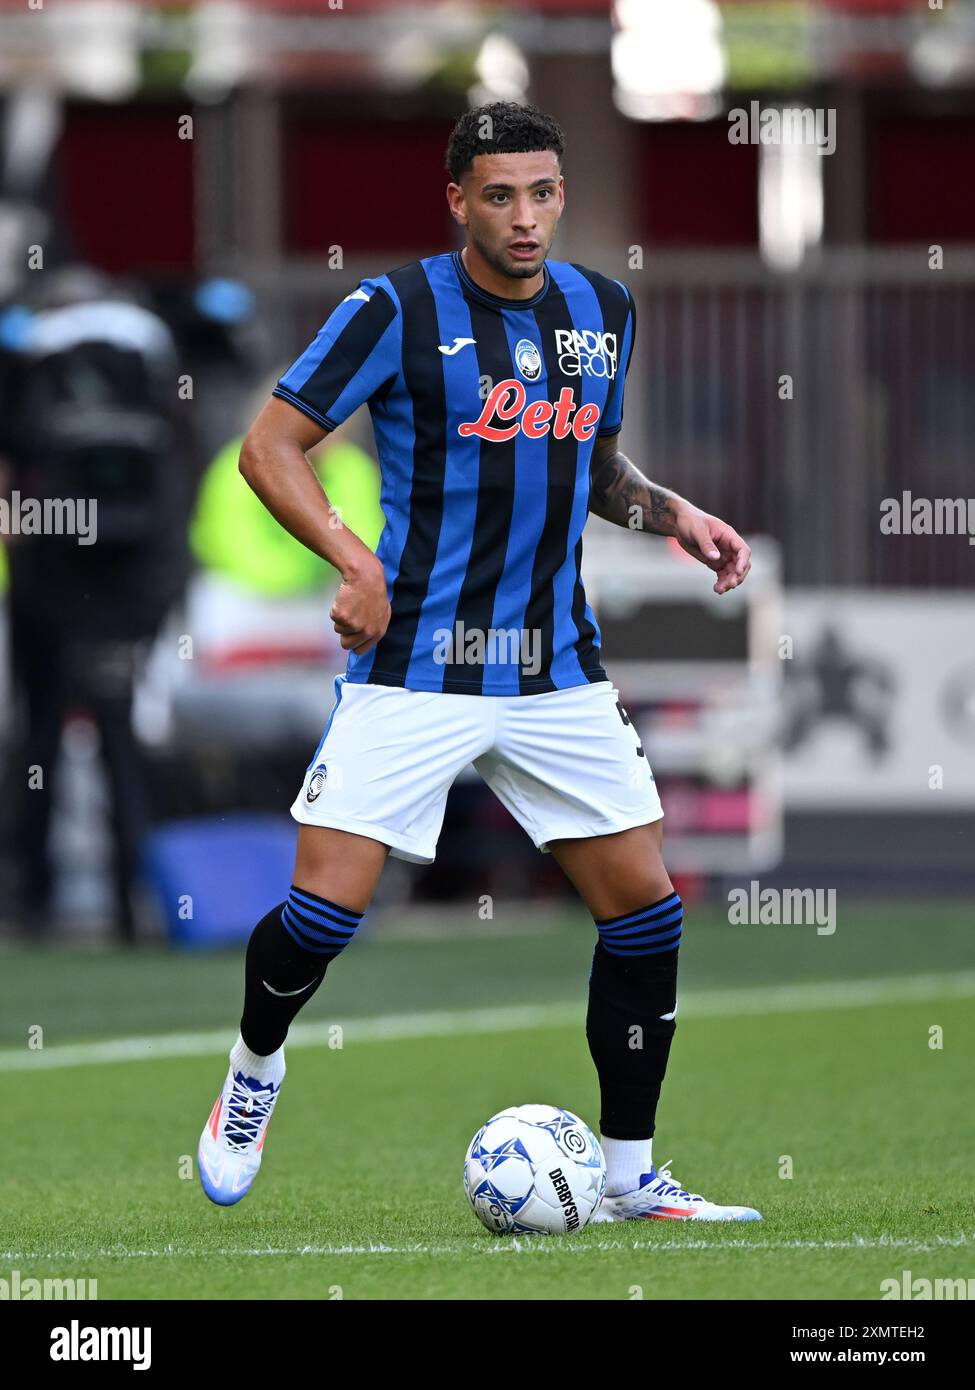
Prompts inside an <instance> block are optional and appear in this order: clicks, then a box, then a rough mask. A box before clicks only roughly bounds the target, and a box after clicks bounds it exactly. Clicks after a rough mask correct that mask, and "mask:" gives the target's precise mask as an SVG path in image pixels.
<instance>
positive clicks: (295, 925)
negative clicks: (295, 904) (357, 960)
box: [281, 903, 352, 950]
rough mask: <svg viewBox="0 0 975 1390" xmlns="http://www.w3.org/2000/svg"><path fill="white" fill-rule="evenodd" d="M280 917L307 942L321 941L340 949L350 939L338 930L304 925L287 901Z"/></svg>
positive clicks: (346, 944)
mask: <svg viewBox="0 0 975 1390" xmlns="http://www.w3.org/2000/svg"><path fill="white" fill-rule="evenodd" d="M281 919H282V921H284V922H285V923H286V924H287V925H288V926H289V927H291V929H292V932H293V933H294V932H297V933H298V935H299V936H301V937H304V938H307V940H308V941H309V942H311V941H323V942H326V943H327V944H329V945H332V946H334V947H335V948H336V949H337V950H341V949H342V947H343V946H348V944H349V942H350V941H351V940H352V938H351V936H342V935H339V933H338V932H332V931H318V930H317V929H316V928H315V927H309V926H306V925H305V923H304V922H302V921H301V920H300V919H299V918H297V917H296V916H295V914H294V912H293V911H292V909H291V906H290V904H288V903H285V905H284V908H283V910H282V913H281Z"/></svg>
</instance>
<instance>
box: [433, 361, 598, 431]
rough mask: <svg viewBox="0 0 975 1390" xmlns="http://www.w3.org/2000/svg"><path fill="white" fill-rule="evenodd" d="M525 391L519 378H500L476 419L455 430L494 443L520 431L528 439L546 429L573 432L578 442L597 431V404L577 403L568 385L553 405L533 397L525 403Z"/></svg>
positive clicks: (464, 422) (462, 424) (460, 425)
mask: <svg viewBox="0 0 975 1390" xmlns="http://www.w3.org/2000/svg"><path fill="white" fill-rule="evenodd" d="M526 399H527V393H526V391H525V388H524V386H522V384H521V382H520V381H516V380H515V379H514V377H508V378H507V379H506V380H505V381H499V382H498V384H497V386H495V387H494V388H493V390H492V391H491V394H490V395H489V396H488V398H487V400H486V401H485V402H484V409H483V410H482V411H481V413H480V415H479V417H478V418H477V419H476V420H464V421H463V422H462V423H461V424H459V425H458V426H457V433H458V434H461V435H463V436H464V438H465V439H466V438H467V437H468V436H469V435H472V434H476V435H479V436H480V438H481V439H489V440H491V441H492V442H493V443H503V442H504V441H505V440H507V439H514V437H515V435H516V434H518V432H519V431H521V432H522V433H523V434H526V435H527V436H528V438H529V439H541V438H542V436H543V435H546V434H548V432H549V430H551V431H552V434H553V435H554V436H555V438H556V439H565V437H566V436H567V435H570V434H572V435H574V436H575V437H576V439H578V440H579V441H580V443H581V442H583V441H585V440H587V439H591V438H592V437H593V435H594V434H595V433H596V424H597V422H598V420H599V406H598V405H595V404H594V403H593V402H592V401H589V402H587V403H586V404H585V405H580V406H578V407H577V406H576V394H575V391H574V390H573V388H572V387H571V386H563V387H562V390H561V391H560V392H559V398H558V400H557V401H556V402H555V404H554V405H553V404H552V402H551V401H532V403H531V404H530V405H527V406H526V405H525V401H526ZM516 417H520V418H519V419H518V420H517V423H516V424H513V425H505V424H502V423H498V424H492V423H491V422H492V421H495V420H497V421H499V422H501V421H504V420H514V419H515V418H516Z"/></svg>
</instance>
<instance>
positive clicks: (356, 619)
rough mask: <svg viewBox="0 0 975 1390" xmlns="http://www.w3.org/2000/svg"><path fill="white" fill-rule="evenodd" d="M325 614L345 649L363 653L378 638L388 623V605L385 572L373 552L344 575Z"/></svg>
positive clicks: (372, 645) (359, 653)
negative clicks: (327, 612)
mask: <svg viewBox="0 0 975 1390" xmlns="http://www.w3.org/2000/svg"><path fill="white" fill-rule="evenodd" d="M328 616H329V617H330V618H331V620H332V625H333V627H334V628H335V631H336V632H337V633H338V634H339V637H340V639H341V642H342V646H343V647H344V648H345V650H346V651H354V652H355V653H356V654H357V655H358V656H362V655H364V654H365V653H366V652H368V651H371V650H372V648H373V647H374V646H375V645H376V643H377V642H378V641H379V640H380V638H381V637H382V636H383V634H384V633H385V631H386V629H387V627H389V618H390V609H389V598H388V597H387V594H386V574H385V571H384V570H383V567H382V564H381V562H380V561H379V560H377V559H376V557H375V556H374V555H373V556H372V557H371V562H367V563H366V564H365V565H363V567H362V569H357V570H355V571H353V572H351V573H348V574H347V575H346V576H345V577H344V578H343V580H342V583H341V584H340V585H339V587H338V592H337V593H336V595H335V601H334V602H333V604H332V607H331V609H330V610H329V615H328Z"/></svg>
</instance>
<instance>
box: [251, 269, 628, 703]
mask: <svg viewBox="0 0 975 1390" xmlns="http://www.w3.org/2000/svg"><path fill="white" fill-rule="evenodd" d="M635 326H636V324H635V306H634V302H633V298H632V296H631V294H630V292H629V290H628V289H627V288H626V287H625V286H624V285H623V284H622V283H621V282H619V281H616V280H611V279H608V278H607V277H606V276H603V275H600V274H599V273H597V272H596V271H592V270H588V269H586V268H585V267H583V266H579V265H574V264H569V263H567V262H562V261H549V262H547V263H546V266H545V273H544V284H543V285H542V288H541V289H540V290H539V291H538V293H537V294H536V295H534V296H533V297H532V298H531V299H523V300H512V299H506V298H500V297H499V296H497V295H494V294H491V293H489V292H488V291H486V290H484V289H482V288H481V287H480V286H479V285H477V284H476V283H475V282H474V280H472V279H471V277H470V276H469V275H468V273H467V270H466V267H465V266H464V264H463V261H462V260H461V257H460V255H459V253H457V252H453V253H447V254H445V255H440V256H432V257H430V258H428V259H426V260H422V261H415V262H413V263H412V264H410V265H406V266H402V267H401V268H399V269H397V270H394V271H391V272H390V273H389V274H388V275H380V276H377V277H376V278H375V279H369V280H363V281H362V283H361V284H360V285H359V287H358V288H357V289H356V290H354V291H353V292H352V293H351V294H350V295H347V296H346V298H345V299H344V300H343V301H342V303H341V304H340V305H339V306H338V307H337V308H336V309H335V311H334V312H333V313H332V314H331V315H330V317H329V318H328V319H327V320H326V322H325V323H324V324H323V326H322V328H321V329H320V330H319V332H318V334H317V336H316V338H315V339H314V341H313V342H312V343H311V344H310V345H309V346H308V348H307V349H306V350H305V351H304V352H303V353H302V354H301V356H300V357H299V358H298V359H297V360H296V361H295V362H294V363H293V364H292V366H290V367H289V368H288V370H287V371H286V372H285V373H284V375H283V376H282V377H281V378H280V380H279V381H278V383H277V385H276V387H275V388H274V395H275V396H278V397H279V398H280V399H282V400H285V401H288V402H289V403H290V404H291V405H293V406H295V407H296V408H297V409H299V410H301V411H304V413H305V414H306V415H308V416H309V417H310V418H311V419H313V420H315V421H317V422H318V423H319V424H321V425H322V426H324V427H325V428H326V429H334V428H335V427H336V426H337V425H339V424H341V423H342V421H343V420H345V419H346V418H347V417H348V416H349V415H351V414H352V412H353V411H354V410H356V409H357V408H358V407H359V406H360V405H362V404H363V403H368V406H369V411H370V414H371V416H372V422H373V429H374V433H375V438H376V448H377V452H378V456H379V464H380V469H381V473H382V496H381V505H382V509H383V513H384V516H385V518H386V524H385V527H384V530H383V533H382V536H381V538H380V542H379V546H378V550H377V554H378V556H379V559H380V560H381V561H382V564H383V567H384V570H385V573H386V583H387V589H388V593H389V599H390V606H391V611H392V616H391V619H390V623H389V627H388V629H387V631H386V633H385V635H384V637H383V638H382V639H381V640H380V642H379V643H378V644H377V645H376V646H375V647H374V648H373V649H372V650H371V651H369V652H367V653H365V654H364V655H363V656H357V655H356V654H355V653H351V654H350V657H349V664H348V671H347V678H348V679H349V680H350V681H353V682H372V683H376V684H381V685H394V686H402V687H405V688H406V689H410V690H432V691H445V692H454V693H458V694H470V695H531V694H538V693H541V692H543V691H550V690H559V689H563V688H566V687H569V686H574V685H581V684H585V683H586V682H594V681H602V680H605V679H606V675H605V672H604V671H603V670H602V667H601V666H600V659H599V648H600V636H599V629H598V626H597V624H596V620H595V617H594V615H593V613H592V610H591V609H590V607H589V605H588V603H587V602H586V596H585V592H584V589H583V583H582V577H581V564H582V533H583V529H584V527H585V524H586V518H587V515H588V511H589V492H590V479H589V464H590V460H591V456H592V450H593V446H594V443H595V440H596V438H597V437H598V436H606V435H612V434H615V433H617V432H618V431H619V429H620V426H621V423H622V418H623V388H624V381H625V378H626V374H627V371H628V370H629V365H630V359H631V355H632V350H633V340H634V333H635Z"/></svg>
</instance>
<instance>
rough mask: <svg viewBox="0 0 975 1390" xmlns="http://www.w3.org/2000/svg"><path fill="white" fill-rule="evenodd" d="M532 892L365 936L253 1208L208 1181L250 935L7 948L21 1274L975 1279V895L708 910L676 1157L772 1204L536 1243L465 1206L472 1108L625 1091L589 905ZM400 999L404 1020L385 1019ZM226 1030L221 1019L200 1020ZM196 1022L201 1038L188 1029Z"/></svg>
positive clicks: (691, 1170)
mask: <svg viewBox="0 0 975 1390" xmlns="http://www.w3.org/2000/svg"><path fill="white" fill-rule="evenodd" d="M513 912H514V909H513V908H512V909H507V908H501V909H499V920H498V923H497V926H496V927H495V926H494V925H493V924H491V923H482V922H478V921H477V920H476V915H475V914H473V913H471V914H469V915H468V914H460V913H459V914H458V919H457V921H456V923H455V924H454V927H455V930H454V931H453V932H452V933H451V934H449V935H448V936H445V937H443V938H440V937H431V938H425V939H402V938H398V937H397V936H396V935H395V934H393V933H385V932H381V933H374V934H373V935H372V936H371V937H370V936H369V935H368V934H366V935H364V937H363V939H362V940H361V941H358V942H356V943H355V945H354V946H353V948H352V949H351V950H350V951H349V952H348V953H347V954H346V956H345V958H344V959H343V960H342V961H341V962H339V963H337V965H336V966H335V967H334V968H333V971H332V972H330V975H329V977H328V978H327V980H326V984H325V985H324V986H323V987H322V989H321V990H320V991H319V993H318V994H317V995H316V996H315V998H314V1000H313V1001H312V1002H311V1003H310V1004H309V1006H308V1008H307V1009H306V1010H304V1011H303V1013H302V1015H301V1020H300V1021H301V1023H302V1024H306V1023H311V1024H318V1025H319V1028H320V1027H321V1025H335V1024H338V1025H341V1027H342V1028H343V1030H344V1045H343V1046H342V1047H341V1048H332V1047H329V1046H327V1045H325V1044H323V1043H321V1042H318V1043H317V1044H315V1045H298V1046H294V1047H289V1048H288V1053H287V1060H288V1076H287V1080H286V1082H285V1086H284V1090H283V1093H282V1097H281V1100H280V1101H279V1103H278V1106H277V1110H276V1113H275V1116H274V1119H273V1120H272V1123H271V1127H270V1130H269V1134H268V1140H267V1146H266V1150H265V1155H266V1156H265V1161H264V1165H263V1168H262V1170H261V1173H260V1175H259V1177H258V1178H257V1181H256V1182H255V1185H254V1188H253V1190H252V1191H251V1193H250V1194H249V1195H248V1196H247V1197H246V1198H245V1199H244V1200H243V1201H242V1202H241V1203H240V1204H239V1205H238V1206H236V1207H233V1208H229V1209H218V1208H216V1207H213V1206H211V1205H210V1203H209V1202H207V1200H206V1199H205V1197H204V1196H203V1193H202V1191H201V1189H200V1186H199V1181H198V1178H197V1176H196V1172H195V1150H196V1141H197V1138H198V1136H199V1132H200V1129H201V1128H202V1126H203V1123H204V1121H205V1120H206V1117H207V1115H208V1114H209V1111H210V1107H211V1105H212V1103H213V1099H214V1097H215V1095H216V1093H217V1090H218V1088H219V1086H220V1084H221V1082H222V1080H223V1077H224V1075H225V1071H226V1060H225V1058H226V1049H227V1047H229V1045H230V1043H231V1042H232V1041H233V1038H234V1036H235V1031H236V1022H237V1020H238V1018H239V1007H240V997H239V995H240V984H241V976H242V953H240V952H238V953H221V954H218V955H215V956H193V957H188V956H178V955H173V954H170V953H167V952H164V951H143V952H136V953H128V954H127V953H122V952H114V951H81V950H73V951H59V950H35V951H25V950H16V951H14V950H8V951H6V952H5V953H4V954H3V955H2V957H0V1070H4V1071H5V1073H6V1074H5V1076H4V1082H5V1088H4V1089H5V1099H6V1103H7V1112H6V1114H5V1117H4V1120H5V1144H4V1149H5V1155H6V1162H5V1164H4V1196H5V1200H4V1216H3V1235H2V1237H0V1247H2V1251H0V1277H4V1278H9V1277H10V1273H11V1271H12V1270H13V1269H15V1268H16V1269H19V1270H20V1275H21V1278H22V1279H25V1278H27V1277H29V1276H32V1277H41V1278H43V1277H45V1276H49V1277H71V1278H89V1279H91V1278H95V1279H97V1281H98V1296H99V1298H100V1299H110V1298H146V1299H166V1298H193V1299H201V1298H233V1299H251V1298H260V1299H267V1298H317V1299H327V1298H337V1297H341V1298H345V1299H375V1298H382V1299H417V1298H430V1299H438V1298H449V1299H485V1298H499V1299H529V1298H530V1299H542V1298H554V1299H573V1300H574V1299H590V1298H592V1299H631V1298H635V1297H642V1298H644V1299H657V1298H664V1299H673V1298H678V1299H680V1298H754V1299H819V1298H851V1299H865V1300H871V1299H878V1298H879V1297H880V1296H881V1281H882V1280H884V1279H887V1278H891V1277H894V1278H897V1279H900V1278H901V1277H902V1271H904V1270H905V1269H908V1270H910V1271H911V1273H912V1276H913V1277H927V1278H931V1279H935V1278H940V1279H957V1278H964V1279H972V1278H975V1201H973V1193H972V1182H971V1155H972V1152H973V1149H975V1144H973V1139H975V1104H973V1100H975V1094H973V1093H975V1079H973V1078H975V1066H973V1059H975V1046H973V1044H975V1021H973V1011H972V997H973V995H975V969H973V966H975V949H973V946H972V940H971V927H970V922H971V915H970V911H969V910H968V909H966V908H965V907H963V906H961V905H959V906H952V905H948V906H947V907H945V908H943V909H939V912H938V913H937V914H935V915H930V916H928V917H927V918H926V917H925V916H924V915H923V909H922V908H920V907H918V908H916V909H915V908H913V907H912V906H910V905H908V904H898V905H891V906H882V905H877V904H875V905H872V906H869V907H849V908H847V909H845V910H843V909H842V906H841V911H840V915H839V921H838V926H837V932H836V934H835V936H832V937H825V936H824V937H818V936H817V935H816V933H815V928H813V927H794V926H793V927H787V926H775V927H772V926H768V927H754V928H752V927H732V926H729V925H728V924H727V923H726V922H724V921H722V920H721V919H720V917H719V916H718V915H717V914H716V913H715V912H714V911H713V910H711V911H708V910H704V909H695V910H692V911H689V913H688V929H687V933H686V936H685V945H684V946H683V947H682V965H681V990H680V1009H679V1012H678V1031H677V1036H676V1039H675V1043H674V1047H673V1051H672V1054H671V1064H670V1069H669V1071H668V1075H667V1079H666V1082H665V1084H664V1091H663V1097H662V1101H661V1105H660V1110H659V1112H658V1123H657V1135H656V1138H655V1141H654V1154H655V1158H656V1159H657V1161H658V1162H659V1161H661V1160H665V1159H667V1158H670V1157H671V1156H672V1157H673V1171H674V1174H675V1176H676V1177H677V1178H679V1179H680V1180H681V1182H683V1183H684V1184H685V1185H687V1186H689V1187H690V1188H691V1189H692V1190H694V1191H700V1192H703V1193H704V1194H705V1195H706V1196H707V1197H709V1198H711V1199H713V1200H716V1201H727V1202H736V1203H747V1204H750V1205H753V1206H756V1207H758V1208H759V1210H761V1211H762V1212H763V1213H764V1217H765V1219H764V1221H763V1222H762V1223H754V1224H746V1225H739V1224H736V1223H732V1224H728V1225H714V1224H710V1223H707V1224H706V1223H693V1222H626V1223H622V1224H616V1225H599V1226H593V1227H590V1228H589V1229H587V1230H584V1231H582V1232H580V1233H579V1234H577V1235H575V1236H571V1237H557V1238H556V1237H536V1238H527V1239H526V1238H520V1239H518V1240H512V1239H511V1238H498V1237H494V1236H491V1235H489V1234H488V1232H486V1231H484V1230H483V1229H482V1228H481V1227H480V1226H479V1225H478V1223H477V1222H476V1221H475V1219H474V1217H473V1216H472V1214H471V1212H470V1210H469V1208H468V1206H467V1202H466V1198H465V1197H464V1194H463V1190H462V1187H461V1168H462V1160H463V1155H464V1151H465V1149H466V1146H467V1143H468V1141H469V1139H470V1137H471V1135H472V1134H473V1132H474V1130H475V1129H476V1128H477V1126H478V1125H479V1124H480V1123H481V1122H482V1121H483V1120H484V1119H486V1118H487V1117H488V1116H489V1115H490V1114H493V1113H494V1112H495V1111H497V1110H499V1109H502V1108H503V1107H505V1106H507V1105H512V1104H519V1103H524V1102H528V1101H541V1102H546V1103H552V1104H559V1105H564V1106H566V1107H568V1108H569V1109H572V1110H575V1111H576V1112H578V1113H580V1114H581V1115H582V1116H583V1117H584V1118H585V1119H586V1120H587V1121H589V1123H591V1124H592V1125H593V1126H594V1127H595V1126H596V1125H597V1124H598V1100H597V1092H596V1086H595V1076H594V1072H593V1069H592V1064H591V1061H590V1059H589V1055H588V1050H587V1047H586V1041H585V1036H584V1027H583V1020H584V1012H585V985H586V977H587V973H588V962H589V957H590V954H591V948H592V941H593V933H592V924H591V923H590V922H588V921H587V919H585V918H583V917H582V916H580V915H578V914H567V915H566V917H565V918H564V919H555V920H553V921H551V922H542V923H538V924H536V925H535V927H534V929H531V930H529V929H528V927H527V925H526V926H525V928H524V929H523V930H522V929H520V924H519V922H518V921H517V920H512V919H511V916H510V914H512V913H513ZM506 914H508V919H507V920H505V918H506ZM504 1009H511V1010H512V1013H511V1014H510V1016H509V1015H506V1014H504V1013H501V1012H499V1010H504ZM519 1010H520V1012H519ZM533 1010H534V1011H535V1012H534V1013H533ZM471 1011H478V1012H477V1013H476V1014H475V1015H473V1016H472V1014H471ZM390 1015H396V1016H397V1018H398V1020H399V1021H398V1022H395V1021H394V1022H393V1023H392V1024H390V1028H391V1030H392V1031H393V1033H394V1034H395V1036H389V1037H384V1036H383V1032H382V1028H381V1027H379V1026H377V1025H376V1024H375V1022H371V1023H370V1022H368V1021H370V1020H372V1021H374V1020H377V1019H381V1018H384V1017H388V1016H390ZM406 1016H409V1018H407V1017H406ZM38 1027H40V1028H42V1029H43V1044H44V1045H43V1048H42V1049H41V1050H39V1051H38V1050H35V1049H31V1048H28V1046H27V1041H28V1038H29V1037H30V1036H34V1038H35V1040H36V1038H37V1034H36V1032H35V1033H34V1034H33V1035H31V1033H30V1031H29V1030H31V1029H35V1030H36V1029H37V1028H38ZM932 1029H940V1030H942V1044H943V1045H942V1046H941V1047H932V1046H931V1045H930V1042H931V1039H932V1033H931V1030H932ZM437 1030H439V1031H437ZM478 1030H481V1031H478ZM200 1032H203V1033H204V1034H208V1033H211V1032H212V1033H213V1034H214V1037H215V1038H216V1039H217V1040H218V1041H216V1042H214V1041H212V1040H208V1038H207V1037H206V1036H203V1037H202V1038H201V1037H199V1036H197V1037H192V1036H188V1035H190V1034H199V1033H200ZM221 1032H222V1033H223V1037H221ZM174 1034H180V1035H183V1046H184V1047H185V1048H186V1055H170V1053H172V1052H174V1051H177V1050H178V1049H177V1048H175V1047H174V1046H173V1045H172V1036H173V1035H174ZM137 1035H138V1036H143V1037H146V1036H149V1037H155V1036H156V1035H160V1036H161V1037H162V1038H167V1037H168V1038H169V1039H170V1046H169V1047H168V1048H163V1049H162V1052H161V1054H160V1055H159V1056H158V1057H157V1058H154V1059H152V1054H151V1051H150V1053H149V1057H150V1060H141V1059H140V1060H128V1061H111V1062H109V1061H106V1060H92V1059H91V1057H90V1055H88V1054H85V1053H82V1054H80V1060H79V1056H78V1055H76V1056H75V1057H74V1058H73V1059H71V1058H69V1057H68V1056H67V1054H65V1053H62V1052H60V1049H62V1048H65V1047H68V1046H70V1045H72V1044H85V1043H87V1042H92V1041H94V1040H108V1039H125V1038H131V1037H133V1036H137ZM86 1058H87V1060H86ZM68 1060H73V1062H74V1064H72V1065H64V1064H63V1063H64V1062H66V1061H68ZM786 1156H788V1158H789V1159H790V1160H791V1165H792V1176H791V1177H784V1176H781V1174H782V1172H783V1171H784V1170H785V1169H784V1161H785V1158H786ZM190 1159H192V1160H193V1162H192V1163H191V1162H190V1161H189V1160H190Z"/></svg>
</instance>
